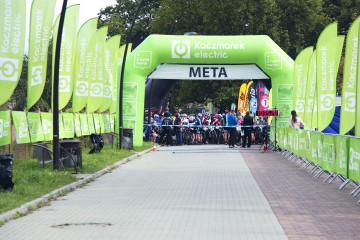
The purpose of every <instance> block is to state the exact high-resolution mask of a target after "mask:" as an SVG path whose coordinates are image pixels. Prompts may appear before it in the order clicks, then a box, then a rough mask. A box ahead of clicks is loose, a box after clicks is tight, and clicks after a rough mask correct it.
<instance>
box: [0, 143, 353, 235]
mask: <svg viewBox="0 0 360 240" xmlns="http://www.w3.org/2000/svg"><path fill="white" fill-rule="evenodd" d="M258 148H259V147H258V146H253V147H252V148H251V149H247V148H246V149H242V148H237V149H229V148H227V146H226V145H221V146H219V145H217V146H183V147H163V148H160V149H159V151H158V152H151V153H148V154H145V155H144V156H142V157H140V158H138V159H135V160H133V161H131V162H129V163H127V164H125V165H123V166H122V167H120V168H118V169H115V170H114V171H113V172H112V173H109V174H106V175H104V176H102V177H100V178H98V179H96V180H95V181H94V182H91V183H90V184H88V185H87V186H85V187H84V188H80V189H77V190H75V191H73V192H71V193H69V194H68V195H66V196H64V197H61V198H59V199H58V200H56V201H54V202H52V203H51V204H50V205H49V206H46V207H43V208H41V209H39V210H37V211H35V212H34V213H32V214H29V215H27V216H25V217H22V218H19V219H17V220H12V221H10V222H8V223H6V224H5V225H4V226H3V227H1V228H0V239H7V240H8V239H16V240H18V239H126V240H130V239H131V240H133V239H142V240H152V239H156V240H160V239H166V240H172V239H186V240H188V239H194V240H201V239H207V240H208V239H216V240H218V239H287V238H289V239H359V237H358V234H357V232H358V229H359V227H360V206H358V205H357V203H356V202H357V200H358V199H356V198H352V197H350V196H349V195H348V193H349V192H350V190H351V189H350V187H348V189H345V190H342V191H340V190H338V185H339V183H335V182H334V183H333V184H330V185H329V184H324V183H322V181H321V180H315V179H314V178H313V177H312V175H311V174H309V173H308V172H307V171H304V170H300V169H298V168H297V167H295V165H293V164H292V163H289V162H288V161H287V160H286V159H284V158H283V156H281V155H280V154H279V153H273V152H270V151H268V152H265V153H264V154H262V153H260V152H259V150H258ZM244 159H245V160H244Z"/></svg>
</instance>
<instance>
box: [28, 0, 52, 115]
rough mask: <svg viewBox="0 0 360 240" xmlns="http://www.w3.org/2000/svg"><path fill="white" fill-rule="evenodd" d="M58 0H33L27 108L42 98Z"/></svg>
mask: <svg viewBox="0 0 360 240" xmlns="http://www.w3.org/2000/svg"><path fill="white" fill-rule="evenodd" d="M55 4H56V1H49V0H33V2H32V5H31V13H30V36H29V54H28V59H29V62H28V82H27V108H28V109H30V108H31V107H32V106H34V104H35V103H36V102H37V101H38V100H39V99H40V97H41V95H42V93H43V91H44V86H45V81H46V69H47V60H48V48H49V42H50V36H51V30H52V24H53V19H54V11H55Z"/></svg>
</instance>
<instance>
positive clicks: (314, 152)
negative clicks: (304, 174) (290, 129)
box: [308, 131, 323, 164]
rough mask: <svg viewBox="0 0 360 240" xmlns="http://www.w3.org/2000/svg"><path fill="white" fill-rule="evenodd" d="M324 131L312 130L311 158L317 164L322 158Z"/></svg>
mask: <svg viewBox="0 0 360 240" xmlns="http://www.w3.org/2000/svg"><path fill="white" fill-rule="evenodd" d="M322 135H323V134H322V133H321V132H315V131H312V132H310V150H311V154H310V155H309V158H308V159H309V160H310V161H311V162H313V163H315V164H320V163H321V159H322Z"/></svg>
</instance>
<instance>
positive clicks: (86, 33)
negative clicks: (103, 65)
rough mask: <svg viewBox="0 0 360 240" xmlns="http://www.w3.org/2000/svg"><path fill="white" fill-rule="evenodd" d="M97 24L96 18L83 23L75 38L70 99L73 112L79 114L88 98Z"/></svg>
mask: <svg viewBox="0 0 360 240" xmlns="http://www.w3.org/2000/svg"><path fill="white" fill-rule="evenodd" d="M97 22H98V19H97V18H92V19H90V20H88V21H87V22H85V23H84V24H83V25H82V26H81V28H80V30H79V33H78V36H77V47H76V59H75V66H76V67H75V74H74V76H75V82H74V93H73V98H72V110H73V112H79V111H81V110H82V109H83V108H85V107H86V103H87V100H88V97H89V81H90V74H91V68H92V60H93V51H94V48H95V41H96V28H97Z"/></svg>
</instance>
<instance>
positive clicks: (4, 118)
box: [0, 111, 11, 146]
mask: <svg viewBox="0 0 360 240" xmlns="http://www.w3.org/2000/svg"><path fill="white" fill-rule="evenodd" d="M10 121H11V118H10V111H0V146H5V145H9V144H11V122H10Z"/></svg>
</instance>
